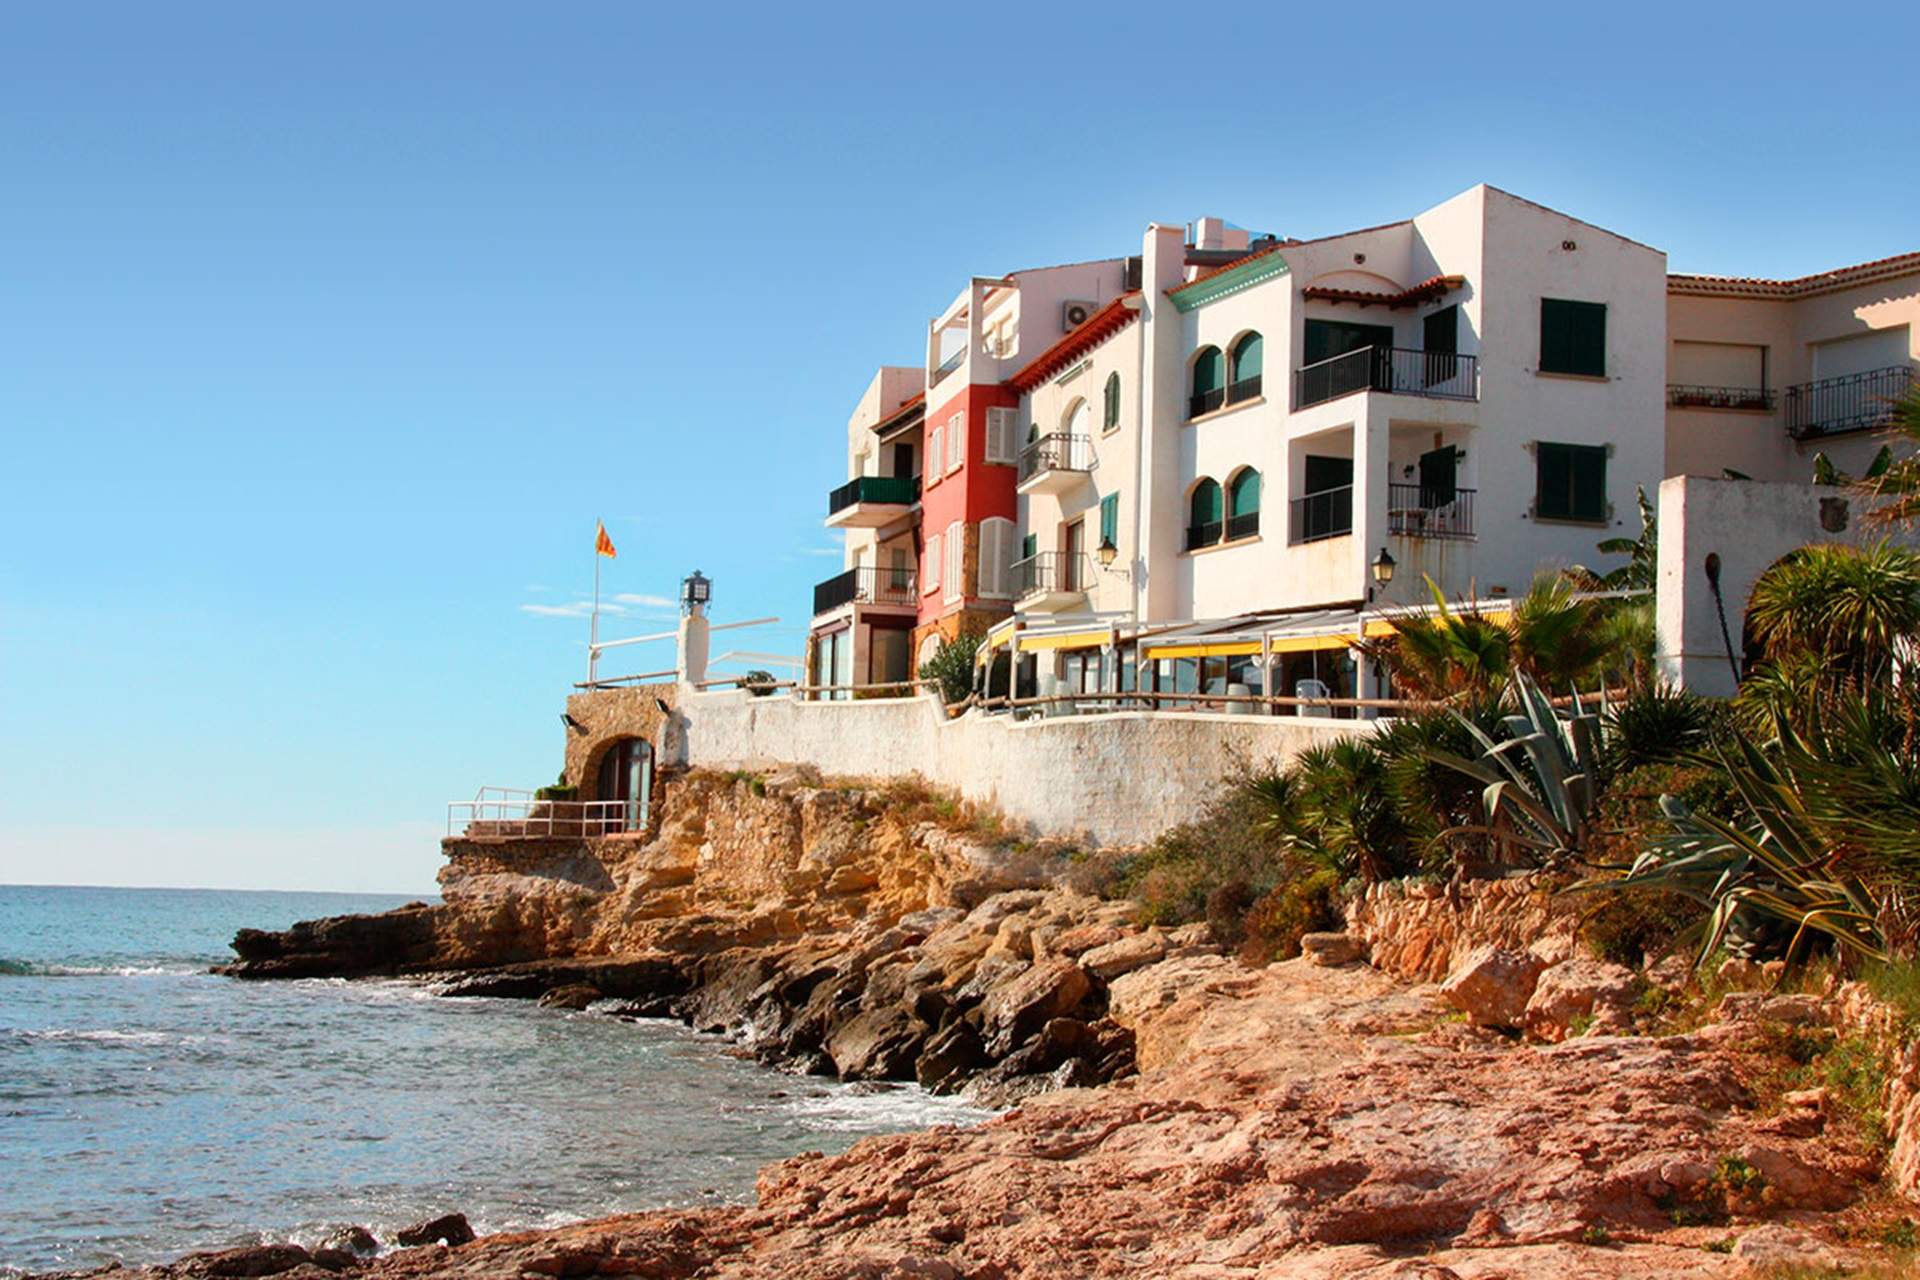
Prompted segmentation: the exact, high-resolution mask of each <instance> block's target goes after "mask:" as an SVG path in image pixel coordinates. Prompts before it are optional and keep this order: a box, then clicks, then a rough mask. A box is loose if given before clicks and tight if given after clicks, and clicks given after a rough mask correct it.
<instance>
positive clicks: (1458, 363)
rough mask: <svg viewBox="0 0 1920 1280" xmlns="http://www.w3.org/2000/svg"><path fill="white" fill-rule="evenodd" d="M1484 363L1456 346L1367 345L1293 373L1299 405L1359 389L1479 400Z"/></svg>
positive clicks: (1294, 391)
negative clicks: (1426, 348)
mask: <svg viewBox="0 0 1920 1280" xmlns="http://www.w3.org/2000/svg"><path fill="white" fill-rule="evenodd" d="M1479 386H1480V382H1479V362H1478V360H1477V359H1476V358H1475V357H1473V356H1463V355H1456V354H1455V353H1453V352H1451V351H1414V350H1411V349H1409V348H1406V347H1362V348H1360V350H1358V351H1349V352H1347V353H1346V354H1345V355H1338V356H1335V357H1333V358H1332V359H1331V360H1322V361H1321V362H1320V363H1318V364H1310V365H1308V366H1307V367H1306V368H1304V369H1301V370H1298V371H1297V372H1295V373H1294V375H1293V407H1294V408H1295V409H1305V408H1307V407H1308V406H1310V405H1316V404H1325V403H1326V402H1327V401H1329V400H1338V399H1339V398H1340V397H1341V396H1349V395H1352V394H1353V393H1354V392H1356V391H1384V392H1386V393H1388V394H1389V395H1401V396H1425V397H1427V398H1428V399H1430V400H1477V399H1479V398H1480V391H1479Z"/></svg>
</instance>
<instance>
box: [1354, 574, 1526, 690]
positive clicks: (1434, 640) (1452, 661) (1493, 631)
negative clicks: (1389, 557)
mask: <svg viewBox="0 0 1920 1280" xmlns="http://www.w3.org/2000/svg"><path fill="white" fill-rule="evenodd" d="M1427 589H1428V590H1429V591H1431V592H1432V593H1433V603H1434V612H1433V614H1432V615H1431V616H1420V615H1413V616H1409V617H1405V618H1396V619H1395V620H1394V623H1393V627H1394V634H1393V635H1391V636H1389V637H1387V638H1386V639H1385V640H1371V641H1363V642H1362V643H1361V644H1360V645H1359V646H1358V647H1359V648H1360V650H1361V651H1362V652H1363V653H1365V654H1366V655H1367V657H1368V658H1370V659H1371V660H1373V661H1375V662H1378V663H1382V664H1384V665H1385V666H1386V667H1387V669H1388V670H1389V671H1391V672H1392V673H1393V681H1394V684H1395V686H1396V687H1397V688H1398V689H1399V690H1400V691H1401V692H1402V693H1404V694H1407V695H1409V696H1411V697H1414V698H1424V699H1430V700H1432V701H1435V702H1443V701H1448V700H1454V699H1472V698H1483V697H1485V696H1486V695H1487V694H1488V692H1489V691H1491V690H1496V689H1498V688H1500V687H1501V686H1502V685H1504V684H1505V683H1506V680H1507V674H1508V671H1509V669H1510V649H1511V643H1510V637H1509V636H1508V634H1507V629H1506V628H1505V627H1504V626H1502V625H1501V624H1499V623H1497V622H1495V621H1493V620H1492V619H1490V618H1488V617H1486V616H1485V615H1483V614H1481V613H1480V612H1479V611H1478V610H1475V609H1465V610H1461V611H1459V612H1456V611H1454V610H1453V609H1452V608H1450V607H1449V606H1448V604H1447V598H1446V596H1445V595H1444V594H1443V593H1442V592H1441V590H1440V587H1439V585H1438V584H1436V583H1435V582H1434V580H1433V579H1432V578H1428V579H1427Z"/></svg>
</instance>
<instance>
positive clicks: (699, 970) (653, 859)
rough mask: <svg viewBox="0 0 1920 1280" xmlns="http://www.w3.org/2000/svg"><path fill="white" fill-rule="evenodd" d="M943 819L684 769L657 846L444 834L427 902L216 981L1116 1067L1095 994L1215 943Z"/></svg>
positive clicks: (1070, 1079)
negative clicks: (352, 985)
mask: <svg viewBox="0 0 1920 1280" xmlns="http://www.w3.org/2000/svg"><path fill="white" fill-rule="evenodd" d="M942 811H943V810H942V802H941V801H940V800H939V799H938V798H937V797H929V796H927V795H926V794H925V793H924V792H921V791H919V790H917V789H915V788H911V787H901V786H894V787H889V788H883V789H872V788H860V787H826V786H819V785H812V784H810V783H809V782H808V781H807V780H805V779H803V778H800V777H797V776H791V775H790V776H784V777H783V776H773V777H765V778H763V777H758V776H746V775H703V774H694V775H690V776H686V777H683V778H679V779H676V780H675V782H674V785H673V786H672V788H671V789H670V791H669V798H668V800H667V802H666V804H665V806H664V812H663V815H662V818H661V821H660V823H659V829H658V831H657V834H656V835H655V836H654V837H653V838H651V839H639V838H630V837H611V838H598V839H554V840H526V839H488V838H467V839H458V840H449V841H448V842H447V845H446V851H447V855H448V861H447V865H446V867H445V868H444V869H443V870H442V872H441V876H440V881H441V888H442V893H443V896H444V899H445V900H444V902H443V903H442V904H440V905H437V906H411V907H407V908H403V909H402V910H399V911H395V912H389V913H387V914H386V915H383V916H374V917H341V918H337V919H332V920H323V921H315V922H310V923H306V924H302V925H299V926H296V927H295V928H294V929H291V930H288V931H287V932H285V933H280V934H265V933H259V932H255V931H247V932H243V933H242V934H241V935H240V937H239V938H237V939H236V941H235V948H236V950H237V951H238V952H239V953H240V956H241V959H240V960H239V961H238V962H237V963H236V964H234V965H232V966H230V967H229V968H228V972H230V973H233V974H235V975H237V976H241V977H254V978H260V977H288V976H313V975H318V974H338V975H349V976H351V975H357V974H399V975H418V976H423V977H424V976H431V977H433V978H435V979H436V980H438V981H440V982H441V983H442V989H443V990H444V991H445V992H446V993H447V994H449V995H456V996H458V995H491V996H511V997H528V998H540V999H544V1000H547V1001H549V1002H551V1003H558V1004H564V1005H567V1006H569V1007H576V1008H578V1007H588V1006H593V1007H597V1008H599V1009H601V1010H602V1011H604V1012H609V1013H614V1014H621V1015H630V1016H673V1017H679V1018H682V1019H684V1020H686V1021H688V1022H690V1023H692V1024H693V1025H695V1026H696V1027H699V1028H701V1029H703V1030H712V1031H725V1032H729V1033H732V1034H734V1035H736V1036H737V1037H739V1038H740V1039H741V1040H742V1041H743V1042H744V1043H745V1044H746V1045H747V1046H748V1047H750V1048H751V1049H752V1050H753V1051H754V1052H755V1053H756V1054H757V1055H758V1056H759V1057H760V1058H761V1059H762V1060H764V1061H766V1062H768V1063H772V1064H778V1065H782V1066H790V1067H797V1068H800V1069H803V1070H806V1071H811V1072H817V1073H822V1074H833V1075H838V1076H840V1077H842V1078H847V1079H899V1080H918V1081H919V1082H920V1083H922V1084H924V1085H927V1086H928V1087H930V1088H934V1089H939V1090H951V1089H956V1088H959V1087H961V1086H962V1085H963V1084H967V1083H969V1082H972V1083H974V1085H975V1086H976V1089H977V1090H978V1091H980V1092H981V1094H982V1096H983V1097H986V1098H988V1099H989V1100H992V1101H1001V1102H1004V1101H1009V1100H1011V1099H1013V1098H1016V1097H1019V1096H1024V1095H1025V1094H1028V1093H1032V1092H1034V1091H1036V1090H1038V1089H1041V1088H1049V1087H1055V1086H1058V1085H1062V1084H1089V1083H1096V1082H1099V1081H1104V1080H1108V1079H1112V1078H1115V1077H1116V1076H1118V1075H1123V1074H1126V1073H1127V1072H1129V1071H1131V1070H1132V1063H1133V1052H1132V1037H1131V1034H1130V1033H1129V1032H1128V1031H1127V1030H1126V1029H1125V1028H1123V1027H1121V1026H1119V1025H1118V1024H1117V1023H1115V1022H1113V1021H1112V1020H1111V1019H1110V1018H1108V1017H1107V1016H1106V1001H1107V983H1108V981H1109V980H1111V979H1112V978H1115V977H1118V976H1119V975H1120V974H1122V973H1124V972H1126V971H1128V970H1129V969H1131V968H1134V967H1137V966H1138V965H1140V964H1144V963H1149V962H1151V961H1154V960H1157V959H1160V958H1161V957H1162V956H1164V955H1165V954H1167V953H1168V952H1169V951H1170V950H1173V949H1177V948H1180V947H1184V948H1186V949H1187V950H1188V951H1196V950H1204V949H1209V948H1205V947H1204V944H1203V943H1201V942H1200V941H1199V940H1197V939H1195V938H1192V937H1190V936H1189V937H1185V938H1183V939H1179V940H1172V939H1169V938H1167V937H1165V936H1163V935H1160V934H1158V933H1154V934H1150V935H1138V934H1137V931H1135V930H1132V929H1131V928H1130V927H1129V924H1128V918H1129V916H1130V908H1129V907H1128V906H1127V905H1126V904H1121V903H1107V902H1101V901H1099V900H1097V899H1094V898H1089V897H1085V896H1083V895H1078V894H1073V893H1068V892H1065V891H1062V890H1058V889H1054V888H1052V887H1050V886H1051V885H1052V876H1051V874H1050V873H1051V872H1053V871H1056V870H1058V867H1057V865H1055V863H1054V861H1053V860H1051V859H1050V858H1049V856H1048V854H1047V853H1046V852H1045V851H1044V850H1043V851H1035V850H1032V849H1025V848H1021V847H1018V846H1014V845H1011V844H1009V843H1005V842H995V841H990V840H988V839H984V838H981V837H978V836H975V835H972V834H970V833H968V832H967V831H966V830H965V829H964V824H963V823H961V822H960V821H958V820H957V819H956V816H955V815H954V814H953V813H952V812H951V810H946V811H945V812H946V815H947V816H946V819H945V824H944V825H943V822H942V821H939V820H936V819H937V818H938V817H939V816H940V815H941V813H942ZM955 828H960V829H958V830H956V829H955ZM1083 956H1085V957H1086V959H1085V961H1084V963H1083V962H1082V957H1083Z"/></svg>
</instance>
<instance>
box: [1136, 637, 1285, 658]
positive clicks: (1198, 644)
mask: <svg viewBox="0 0 1920 1280" xmlns="http://www.w3.org/2000/svg"><path fill="white" fill-rule="evenodd" d="M1258 652H1260V642H1259V641H1258V640H1214V641H1206V640H1196V641H1194V642H1193V643H1192V644H1159V645H1150V646H1148V647H1146V648H1144V649H1142V650H1141V651H1140V656H1141V657H1143V658H1225V657H1235V656H1238V655H1241V654H1248V653H1258Z"/></svg>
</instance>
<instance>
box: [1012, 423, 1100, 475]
mask: <svg viewBox="0 0 1920 1280" xmlns="http://www.w3.org/2000/svg"><path fill="white" fill-rule="evenodd" d="M1091 470H1093V440H1092V438H1091V437H1089V436H1076V435H1068V434H1067V433H1066V432H1063V431H1056V432H1054V433H1053V434H1051V435H1044V436H1041V437H1040V438H1039V439H1038V440H1035V441H1034V442H1033V443H1032V444H1030V445H1028V446H1027V447H1026V448H1025V449H1023V450H1021V451H1020V481H1019V482H1020V483H1022V484H1025V483H1026V482H1027V481H1028V480H1031V479H1033V477H1035V476H1037V475H1039V474H1040V473H1041V472H1043V471H1091Z"/></svg>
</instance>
